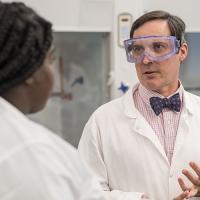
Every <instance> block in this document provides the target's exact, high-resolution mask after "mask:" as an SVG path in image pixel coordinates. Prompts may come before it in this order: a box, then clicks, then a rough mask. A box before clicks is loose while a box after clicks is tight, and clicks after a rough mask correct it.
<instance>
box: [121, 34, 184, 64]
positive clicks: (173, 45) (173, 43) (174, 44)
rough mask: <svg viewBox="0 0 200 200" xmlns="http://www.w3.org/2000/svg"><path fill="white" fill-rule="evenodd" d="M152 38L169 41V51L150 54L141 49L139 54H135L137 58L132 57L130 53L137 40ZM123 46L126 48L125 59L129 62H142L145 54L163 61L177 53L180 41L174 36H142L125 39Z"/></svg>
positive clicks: (152, 58) (151, 58)
mask: <svg viewBox="0 0 200 200" xmlns="http://www.w3.org/2000/svg"><path fill="white" fill-rule="evenodd" d="M153 39H155V40H156V41H159V39H161V40H163V41H164V40H166V41H168V42H170V51H167V52H166V53H165V54H163V55H152V54H151V53H149V52H148V51H146V50H143V51H142V53H141V54H140V55H139V56H137V58H136V57H135V58H134V56H133V53H132V51H133V46H134V44H135V43H136V42H138V41H145V40H146V41H148V40H153ZM124 46H125V50H126V56H127V60H128V62H130V63H140V62H142V60H143V59H144V57H145V56H147V57H148V58H149V59H150V60H152V61H163V60H166V59H168V58H170V57H172V56H173V55H175V54H176V53H178V51H179V48H180V41H179V40H177V39H176V37H175V36H142V37H135V38H131V39H128V40H125V41H124Z"/></svg>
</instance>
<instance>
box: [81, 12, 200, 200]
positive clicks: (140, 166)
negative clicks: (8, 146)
mask: <svg viewBox="0 0 200 200" xmlns="http://www.w3.org/2000/svg"><path fill="white" fill-rule="evenodd" d="M184 33H185V24H184V22H183V21H182V20H181V19H180V18H179V17H177V16H174V15H171V14H169V13H167V12H164V11H152V12H149V13H146V14H144V15H143V16H141V17H140V18H138V19H137V20H136V21H135V22H134V23H133V25H132V28H131V32H130V39H129V40H126V41H125V42H124V44H125V49H126V53H127V59H128V61H129V62H132V63H135V67H136V71H137V76H138V79H139V83H138V84H136V85H135V86H134V87H133V88H132V89H130V90H129V91H128V92H127V93H126V94H125V95H124V96H122V97H121V98H118V99H116V100H113V101H111V102H109V103H107V104H105V105H103V106H101V107H100V108H98V109H97V110H96V111H95V112H94V113H93V114H92V116H91V118H90V119H89V121H88V123H87V124H86V126H85V129H84V131H83V135H82V137H81V140H80V143H79V152H80V154H81V156H82V157H83V159H84V160H85V161H86V163H88V165H89V166H90V168H91V169H92V170H93V171H94V172H95V173H96V175H97V176H98V178H99V182H100V183H101V186H102V188H103V190H104V191H105V193H106V194H107V196H109V197H111V199H113V200H114V199H115V200H140V199H154V200H172V199H177V200H179V199H184V198H189V197H194V196H195V198H198V199H200V166H199V165H198V164H197V163H200V145H199V141H200V131H199V127H198V125H199V124H200V115H199V113H200V98H199V97H197V96H195V95H193V94H190V93H188V92H186V91H185V90H184V88H183V86H182V84H181V82H180V80H179V69H180V64H181V62H182V61H184V60H185V58H186V56H187V52H188V47H187V44H186V41H185V39H184ZM188 164H189V165H190V167H191V168H190V169H188Z"/></svg>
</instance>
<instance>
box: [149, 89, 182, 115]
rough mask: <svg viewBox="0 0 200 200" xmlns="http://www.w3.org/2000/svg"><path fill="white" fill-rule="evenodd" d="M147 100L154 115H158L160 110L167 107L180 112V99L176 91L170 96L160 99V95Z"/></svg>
mask: <svg viewBox="0 0 200 200" xmlns="http://www.w3.org/2000/svg"><path fill="white" fill-rule="evenodd" d="M149 101H150V104H151V107H152V109H153V111H154V112H155V114H156V115H159V114H160V113H161V112H162V109H163V108H169V109H170V110H173V111H176V112H180V109H181V100H180V95H179V93H176V94H175V95H173V96H171V97H170V98H163V99H162V98H160V97H151V98H150V99H149Z"/></svg>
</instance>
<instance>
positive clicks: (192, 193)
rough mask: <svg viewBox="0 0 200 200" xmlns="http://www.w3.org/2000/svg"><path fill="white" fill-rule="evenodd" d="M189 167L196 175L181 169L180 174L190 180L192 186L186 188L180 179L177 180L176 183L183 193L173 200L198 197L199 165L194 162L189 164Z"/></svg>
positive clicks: (199, 194) (199, 191)
mask: <svg viewBox="0 0 200 200" xmlns="http://www.w3.org/2000/svg"><path fill="white" fill-rule="evenodd" d="M189 165H190V167H191V168H192V169H193V170H194V172H195V174H196V175H194V174H193V173H192V172H191V171H190V170H187V169H183V170H182V173H183V174H184V175H185V176H186V177H187V178H188V179H189V180H190V182H191V183H192V186H190V187H189V186H187V185H186V184H185V182H184V180H183V179H182V178H178V183H179V185H180V187H181V189H182V190H183V193H181V194H180V195H179V196H178V197H176V198H175V199H174V200H182V199H188V198H190V197H200V165H198V164H196V163H195V162H190V163H189Z"/></svg>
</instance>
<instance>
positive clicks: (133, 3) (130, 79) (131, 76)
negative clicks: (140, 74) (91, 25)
mask: <svg viewBox="0 0 200 200" xmlns="http://www.w3.org/2000/svg"><path fill="white" fill-rule="evenodd" d="M141 11H142V7H141V0H115V7H114V15H113V28H112V35H111V48H112V51H111V53H112V54H111V61H112V62H111V66H112V69H111V70H113V72H112V75H113V83H112V86H111V98H116V97H118V96H121V95H122V92H121V91H120V90H118V88H119V86H120V83H121V82H123V83H125V84H127V85H129V86H131V85H133V84H134V83H136V82H137V75H136V72H135V66H134V64H131V63H128V62H127V60H126V54H125V50H124V48H122V47H119V46H118V15H119V14H120V13H123V12H126V13H130V14H132V16H133V21H134V20H135V19H136V18H137V17H138V16H139V15H141ZM127 39H128V38H127Z"/></svg>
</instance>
